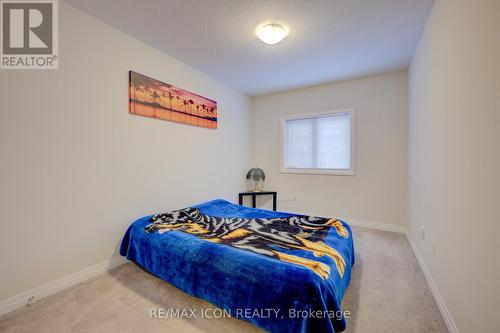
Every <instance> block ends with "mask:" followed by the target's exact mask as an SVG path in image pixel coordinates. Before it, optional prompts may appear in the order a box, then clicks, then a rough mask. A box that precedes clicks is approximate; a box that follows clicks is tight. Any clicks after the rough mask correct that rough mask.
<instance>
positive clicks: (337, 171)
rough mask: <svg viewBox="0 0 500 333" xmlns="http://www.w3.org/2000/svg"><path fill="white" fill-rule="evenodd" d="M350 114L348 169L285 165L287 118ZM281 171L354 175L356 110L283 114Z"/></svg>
mask: <svg viewBox="0 0 500 333" xmlns="http://www.w3.org/2000/svg"><path fill="white" fill-rule="evenodd" d="M342 115H350V116H351V133H350V134H351V138H350V139H351V140H350V145H351V147H350V153H351V155H350V168H349V169H315V168H313V169H301V168H287V167H286V165H285V156H286V148H287V147H286V146H285V143H286V126H285V123H286V121H287V120H294V119H310V118H321V117H326V116H342ZM280 144H281V147H280V149H281V154H280V155H281V173H291V174H311V175H337V176H354V175H355V174H356V173H355V170H356V169H355V165H356V163H355V162H356V161H355V157H356V110H355V109H354V108H351V109H342V110H335V111H324V112H318V113H310V114H301V115H293V116H283V117H281V143H280Z"/></svg>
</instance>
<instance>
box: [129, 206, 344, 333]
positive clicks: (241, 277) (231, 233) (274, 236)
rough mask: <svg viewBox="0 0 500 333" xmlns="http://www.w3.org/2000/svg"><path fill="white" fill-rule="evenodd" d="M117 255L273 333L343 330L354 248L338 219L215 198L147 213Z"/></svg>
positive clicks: (135, 223)
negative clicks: (344, 300)
mask: <svg viewBox="0 0 500 333" xmlns="http://www.w3.org/2000/svg"><path fill="white" fill-rule="evenodd" d="M120 253H121V255H123V256H126V257H127V258H128V259H129V260H132V261H134V262H135V263H136V264H137V265H139V266H140V267H142V268H143V269H145V270H146V271H148V272H150V273H151V274H153V275H156V276H157V277H159V278H161V279H163V280H165V281H167V282H169V283H170V284H172V285H174V286H176V287H177V288H179V289H181V290H183V291H184V292H186V293H188V294H190V295H192V296H194V297H198V298H201V299H203V300H206V301H208V302H210V303H212V304H214V305H216V306H218V307H220V308H223V309H225V310H226V313H228V314H230V315H231V316H232V317H236V318H239V319H242V320H246V321H249V322H251V323H253V324H254V325H256V326H258V327H261V328H262V329H264V330H266V331H269V332H290V333H295V332H297V333H298V332H341V331H343V330H344V329H345V327H346V320H345V317H344V314H343V312H342V309H341V301H342V298H343V296H344V293H345V291H346V288H347V286H348V285H349V281H350V278H351V268H352V265H353V264H354V246H353V238H352V233H351V229H350V227H349V225H348V224H346V223H345V222H343V221H340V220H337V219H327V218H318V217H309V216H303V215H296V214H290V213H284V212H273V211H267V210H262V209H255V208H248V207H244V206H240V205H235V204H232V203H230V202H228V201H225V200H220V199H219V200H213V201H210V202H206V203H203V204H199V205H196V206H193V207H188V208H185V209H181V210H177V211H173V212H167V213H161V214H157V215H154V216H146V217H143V218H140V219H138V220H137V221H135V222H134V223H133V224H132V225H131V226H130V227H129V228H128V230H127V232H126V233H125V236H124V238H123V241H122V244H121V249H120Z"/></svg>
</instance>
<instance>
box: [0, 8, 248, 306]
mask: <svg viewBox="0 0 500 333" xmlns="http://www.w3.org/2000/svg"><path fill="white" fill-rule="evenodd" d="M59 30H60V43H59V45H60V69H58V70H53V71H42V70H37V71H31V70H27V71H20V70H15V71H6V70H2V71H0V101H1V110H0V156H1V158H2V160H1V164H0V183H1V185H0V205H1V207H0V267H1V274H0V300H2V299H5V298H7V297H10V296H12V295H16V294H18V293H20V292H22V291H25V290H29V289H31V288H34V287H36V286H39V285H41V284H43V283H46V282H49V281H53V280H55V279H57V278H60V277H63V276H66V275H68V274H70V273H74V272H77V271H80V270H82V269H83V268H85V267H88V266H90V265H93V264H97V263H101V262H103V261H105V260H107V259H109V258H111V257H112V256H116V255H117V247H118V245H119V243H120V240H121V237H122V236H123V234H124V232H125V230H126V228H127V226H128V225H129V223H131V222H132V221H133V220H134V219H135V218H138V217H140V216H143V215H146V214H151V213H153V212H158V211H164V210H169V209H174V208H180V207H183V206H185V205H187V204H191V203H198V202H202V201H206V200H210V199H214V198H217V197H223V198H226V199H229V200H235V199H236V196H237V192H238V191H240V190H241V189H243V188H244V184H245V183H244V175H245V171H246V170H247V169H248V167H249V165H250V163H249V162H250V160H249V149H250V138H249V135H250V113H249V108H250V101H249V99H248V98H247V97H245V96H244V95H242V94H240V93H238V92H236V91H235V90H233V89H231V88H228V87H226V86H224V85H222V84H221V83H219V82H217V81H215V80H213V79H211V78H209V77H207V76H206V75H204V74H201V73H200V72H198V71H196V70H194V69H192V68H190V67H188V66H186V65H184V64H182V63H181V62H179V61H177V60H174V59H172V58H170V57H168V56H166V55H165V54H163V53H161V52H159V51H157V50H155V49H152V48H151V47H148V46H146V45H145V44H143V43H141V42H139V41H137V40H135V39H133V38H131V37H129V36H127V35H125V34H123V33H121V32H119V31H117V30H115V29H113V28H111V27H109V26H107V25H105V24H103V23H101V22H100V21H97V20H95V19H94V18H92V17H90V16H88V15H86V14H84V13H82V12H80V11H78V10H76V9H74V8H73V7H70V6H69V5H67V4H66V3H64V2H60V29H59ZM167 33H172V32H167ZM129 70H135V71H137V72H139V73H142V74H145V75H149V76H151V77H154V78H156V79H159V80H162V81H164V82H168V83H172V84H174V85H177V86H179V87H181V88H184V89H187V90H190V91H192V92H196V93H198V94H201V95H203V96H207V97H209V98H211V99H215V100H217V101H218V103H219V105H218V106H219V120H220V122H219V129H217V130H210V129H204V128H200V127H193V126H187V125H183V124H178V123H171V122H167V121H162V120H157V119H150V118H145V117H140V116H134V115H130V114H129V113H128V76H127V75H128V71H129Z"/></svg>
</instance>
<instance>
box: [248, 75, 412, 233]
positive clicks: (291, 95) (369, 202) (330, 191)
mask: <svg viewBox="0 0 500 333" xmlns="http://www.w3.org/2000/svg"><path fill="white" fill-rule="evenodd" d="M407 80H408V76H407V72H406V71H404V72H396V73H389V74H385V75H378V76H372V77H368V78H362V79H357V80H352V81H344V82H339V83H333V84H328V85H323V86H318V87H312V88H306V89H300V90H294V91H290V92H285V93H279V94H273V95H267V96H262V97H257V98H254V99H253V112H252V128H253V131H252V161H253V163H254V164H258V165H259V167H261V168H263V169H264V171H265V172H266V174H267V176H268V177H267V181H266V188H268V189H275V190H277V191H279V193H278V196H279V198H280V201H279V205H278V209H281V210H285V211H296V212H303V213H308V214H318V215H324V216H337V217H344V218H353V219H360V220H367V221H370V222H378V223H386V224H392V225H398V226H403V225H404V224H405V219H406V179H407V173H406V169H407V154H406V152H407V112H408V104H407V103H408V99H407V93H408V92H407ZM345 108H355V109H356V175H355V176H332V175H298V174H282V173H280V153H281V147H280V117H281V116H285V115H297V114H307V113H315V112H320V111H328V110H337V109H345ZM293 198H296V200H292V199H293ZM261 204H263V203H261ZM268 205H269V203H266V204H265V205H264V206H265V207H268Z"/></svg>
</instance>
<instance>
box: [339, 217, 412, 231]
mask: <svg viewBox="0 0 500 333" xmlns="http://www.w3.org/2000/svg"><path fill="white" fill-rule="evenodd" d="M339 219H341V220H342V221H345V222H347V223H348V224H349V225H352V226H355V227H363V228H368V229H375V230H381V231H389V232H397V233H399V234H406V228H405V227H403V226H402V225H396V224H389V223H380V222H372V221H367V220H359V219H351V218H348V217H346V218H341V217H339Z"/></svg>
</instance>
